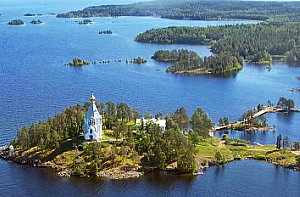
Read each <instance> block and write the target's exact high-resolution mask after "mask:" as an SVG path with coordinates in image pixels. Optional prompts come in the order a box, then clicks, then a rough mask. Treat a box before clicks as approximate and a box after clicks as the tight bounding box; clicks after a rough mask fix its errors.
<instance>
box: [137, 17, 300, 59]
mask: <svg viewBox="0 0 300 197" xmlns="http://www.w3.org/2000/svg"><path fill="white" fill-rule="evenodd" d="M299 34H300V23H281V22H273V23H259V24H256V25H234V26H230V25H227V26H219V27H168V28H162V29H153V30H148V31H146V32H144V33H142V34H139V35H138V36H137V37H136V38H135V41H137V42H146V43H157V44H199V45H211V51H212V52H213V53H216V54H222V53H226V54H230V55H232V56H235V57H237V58H239V57H243V58H244V59H246V60H247V61H249V62H250V63H257V64H270V63H271V62H272V56H282V57H283V58H284V57H286V59H287V60H288V62H291V63H294V62H299V58H300V48H299V44H300V43H299V42H300V40H299V38H298V35H299Z"/></svg>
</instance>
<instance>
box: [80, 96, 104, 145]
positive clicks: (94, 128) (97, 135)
mask: <svg viewBox="0 0 300 197" xmlns="http://www.w3.org/2000/svg"><path fill="white" fill-rule="evenodd" d="M95 100H96V99H95V96H94V95H93V94H92V95H91V98H90V102H91V105H90V107H89V109H88V111H87V113H86V114H85V116H84V139H85V140H90V141H91V140H97V141H98V140H100V139H102V116H101V115H100V114H99V112H98V109H97V107H96V102H95Z"/></svg>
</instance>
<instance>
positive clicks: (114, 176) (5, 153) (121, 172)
mask: <svg viewBox="0 0 300 197" xmlns="http://www.w3.org/2000/svg"><path fill="white" fill-rule="evenodd" d="M291 153H293V154H295V155H299V153H298V152H297V151H291ZM197 156H198V157H199V158H200V159H197V162H198V163H199V171H198V172H197V173H181V172H179V171H178V170H176V169H175V168H174V167H173V166H171V167H167V168H166V169H165V170H161V171H163V172H167V173H170V174H173V175H191V176H197V175H201V174H203V172H202V170H204V169H207V168H209V167H212V166H217V165H225V164H228V163H231V162H235V161H241V160H256V161H263V162H267V163H270V164H273V165H275V166H280V167H283V168H286V169H290V170H294V171H299V172H300V164H297V163H287V164H282V163H280V162H279V161H276V159H272V158H259V157H255V156H246V157H245V158H230V159H227V160H225V161H222V162H218V161H216V160H214V159H212V158H205V159H204V160H202V159H203V158H202V156H201V155H197ZM0 159H2V160H4V161H7V162H9V163H15V164H18V165H27V166H30V167H33V168H46V169H50V170H54V172H55V173H56V175H57V176H60V177H85V178H89V177H98V178H103V179H108V180H123V179H130V178H138V177H141V176H143V175H145V174H149V173H153V172H157V171H159V170H157V169H145V168H144V169H143V168H137V167H133V168H131V169H118V168H113V169H107V170H102V171H100V172H99V173H97V175H91V174H83V175H80V176H79V175H76V174H74V172H72V170H71V169H68V168H66V167H63V166H60V165H58V164H54V163H51V162H41V160H38V159H30V158H28V157H22V156H18V155H16V154H15V153H14V152H13V151H10V150H8V149H7V148H4V147H1V148H0Z"/></svg>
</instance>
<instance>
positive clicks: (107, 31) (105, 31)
mask: <svg viewBox="0 0 300 197" xmlns="http://www.w3.org/2000/svg"><path fill="white" fill-rule="evenodd" d="M98 33H99V34H112V31H111V30H103V31H99V32H98Z"/></svg>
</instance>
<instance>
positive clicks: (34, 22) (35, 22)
mask: <svg viewBox="0 0 300 197" xmlns="http://www.w3.org/2000/svg"><path fill="white" fill-rule="evenodd" d="M30 23H31V24H34V25H39V24H43V23H44V22H43V21H41V20H40V19H38V20H32V21H31V22H30Z"/></svg>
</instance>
